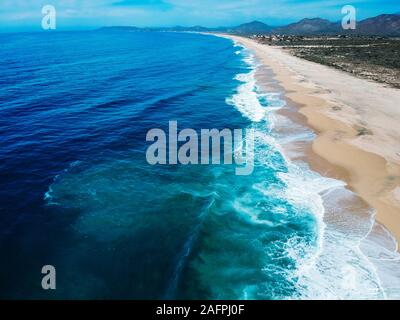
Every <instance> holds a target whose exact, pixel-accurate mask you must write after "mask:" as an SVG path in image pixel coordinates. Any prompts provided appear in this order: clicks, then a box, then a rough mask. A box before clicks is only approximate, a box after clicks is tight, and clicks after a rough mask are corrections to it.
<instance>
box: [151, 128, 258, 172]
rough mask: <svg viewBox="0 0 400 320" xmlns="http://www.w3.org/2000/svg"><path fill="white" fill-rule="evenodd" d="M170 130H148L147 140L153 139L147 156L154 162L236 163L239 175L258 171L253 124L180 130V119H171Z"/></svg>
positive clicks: (188, 163)
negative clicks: (178, 120)
mask: <svg viewBox="0 0 400 320" xmlns="http://www.w3.org/2000/svg"><path fill="white" fill-rule="evenodd" d="M168 130H169V131H168V134H167V133H166V132H165V131H164V130H162V129H151V130H150V131H148V133H147V135H146V141H147V142H153V144H151V145H150V146H149V147H148V149H147V151H146V160H147V162H148V163H149V164H150V165H177V164H182V165H199V164H201V165H209V164H210V163H211V164H213V165H220V164H222V163H223V164H226V165H233V164H236V166H237V167H236V168H235V173H236V175H238V176H245V175H250V174H252V173H253V171H254V141H255V135H256V132H255V130H254V129H252V128H246V129H244V130H243V129H234V130H231V129H223V130H218V129H211V130H210V129H201V130H200V134H198V133H197V132H196V131H195V130H193V129H183V130H181V131H180V132H178V122H177V121H169V127H168ZM244 150H245V152H244ZM167 153H168V157H167ZM221 155H222V157H221ZM221 158H223V161H221Z"/></svg>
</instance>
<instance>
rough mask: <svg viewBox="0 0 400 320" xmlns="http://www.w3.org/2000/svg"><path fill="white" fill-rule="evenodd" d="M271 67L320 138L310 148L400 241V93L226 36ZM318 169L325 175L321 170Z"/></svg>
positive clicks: (268, 47)
mask: <svg viewBox="0 0 400 320" xmlns="http://www.w3.org/2000/svg"><path fill="white" fill-rule="evenodd" d="M226 37H228V38H230V39H233V40H235V41H237V42H238V43H240V44H242V45H244V46H245V47H247V48H248V49H250V50H252V51H253V52H254V53H255V54H256V56H257V58H258V60H259V61H260V62H261V63H263V64H264V65H266V66H268V67H269V68H271V69H272V71H273V73H274V75H275V78H276V79H277V80H278V81H279V83H280V85H281V86H282V87H283V88H284V89H285V96H286V98H287V99H289V100H290V101H292V102H294V103H296V104H297V105H298V106H299V107H300V108H299V111H300V113H301V114H303V115H304V116H305V117H306V119H307V123H308V125H309V126H310V127H312V128H313V129H314V130H315V131H316V133H317V134H318V137H317V138H316V139H315V141H314V143H313V145H312V149H313V151H314V152H315V153H316V154H318V155H319V156H320V157H322V158H323V159H325V160H326V161H328V162H329V163H330V164H332V165H333V166H335V167H339V168H341V171H344V172H346V174H344V175H343V174H342V175H341V176H342V178H344V179H345V180H346V182H347V183H348V186H349V188H350V189H351V190H353V191H354V192H356V193H357V194H358V195H359V196H360V197H361V198H363V199H364V200H365V201H366V202H367V203H368V204H369V205H370V206H371V207H373V208H375V209H376V211H377V220H378V221H379V222H380V223H382V224H383V225H385V226H386V228H388V229H389V230H390V231H391V232H392V233H393V234H394V235H395V237H396V238H397V240H398V241H399V242H400V90H398V89H393V88H387V87H385V86H384V85H382V84H378V83H375V82H371V81H368V80H363V79H359V78H356V77H353V76H352V75H351V74H347V73H344V72H342V71H338V70H335V69H332V68H329V67H327V66H323V65H320V64H317V63H313V62H309V61H306V60H303V59H300V58H297V57H294V56H292V55H290V54H289V53H287V52H285V51H284V50H283V49H281V48H278V47H271V46H267V45H263V44H260V43H258V42H256V41H255V40H252V39H248V38H242V37H237V36H230V35H229V36H226ZM314 169H317V170H318V171H320V172H323V171H324V169H323V168H321V166H319V167H318V166H317V167H316V168H314Z"/></svg>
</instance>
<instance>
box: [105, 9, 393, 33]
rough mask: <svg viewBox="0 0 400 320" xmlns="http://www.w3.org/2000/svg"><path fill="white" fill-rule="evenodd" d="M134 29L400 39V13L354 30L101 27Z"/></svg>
mask: <svg viewBox="0 0 400 320" xmlns="http://www.w3.org/2000/svg"><path fill="white" fill-rule="evenodd" d="M115 29H123V30H133V31H191V32H224V33H232V34H239V35H253V34H265V35H268V34H287V35H329V34H354V35H379V36H400V13H395V14H382V15H379V16H376V17H373V18H368V19H365V20H362V21H359V22H357V28H356V30H343V28H342V25H341V22H331V21H329V20H326V19H321V18H313V19H308V18H307V19H303V20H300V21H299V22H296V23H291V24H289V25H286V26H280V27H273V26H270V25H268V24H265V23H263V22H260V21H253V22H250V23H245V24H241V25H239V26H235V27H219V28H207V27H202V26H194V27H182V26H176V27H172V28H137V27H104V28H102V30H115Z"/></svg>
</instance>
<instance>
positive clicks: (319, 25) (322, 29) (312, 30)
mask: <svg viewBox="0 0 400 320" xmlns="http://www.w3.org/2000/svg"><path fill="white" fill-rule="evenodd" d="M339 29H340V26H339V24H338V23H332V22H330V21H329V20H325V19H320V18H314V19H303V20H300V21H299V22H296V23H292V24H289V25H287V26H285V27H280V28H276V29H274V30H272V31H273V33H277V34H291V35H312V34H315V35H317V34H326V33H338V32H339Z"/></svg>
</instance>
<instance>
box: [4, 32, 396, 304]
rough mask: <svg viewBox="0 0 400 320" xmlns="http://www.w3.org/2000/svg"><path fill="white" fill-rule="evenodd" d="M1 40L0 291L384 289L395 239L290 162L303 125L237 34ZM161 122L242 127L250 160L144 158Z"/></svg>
mask: <svg viewBox="0 0 400 320" xmlns="http://www.w3.org/2000/svg"><path fill="white" fill-rule="evenodd" d="M0 43H1V51H0V74H1V77H0V183H1V188H0V255H1V264H0V297H1V298H23V299H60V298H63V299H260V300H264V299H271V300H280V299H320V298H322V299H360V298H361V299H377V298H391V297H398V296H400V292H399V288H400V286H398V282H399V277H398V275H397V274H396V273H395V272H396V270H399V269H398V263H399V259H398V256H397V253H396V249H397V244H396V243H395V241H394V239H393V238H392V237H391V236H390V234H389V233H388V232H387V231H386V230H385V229H384V228H383V227H381V226H379V225H377V224H376V223H375V220H374V212H373V211H372V210H371V209H370V208H368V207H367V206H365V205H364V204H363V203H362V202H361V200H360V199H358V198H357V197H356V196H355V195H354V194H353V193H352V192H351V191H349V190H347V189H346V188H345V183H344V182H342V181H339V180H335V179H330V178H325V177H322V176H321V175H319V174H318V173H316V172H314V171H312V170H311V169H310V168H309V166H308V165H307V163H305V162H302V161H293V160H291V157H290V152H289V151H288V150H285V145H287V144H290V143H291V142H293V141H300V140H301V141H311V139H313V138H314V134H313V132H311V131H310V130H309V129H304V128H297V127H296V124H295V123H294V122H292V121H291V120H290V119H287V118H285V117H283V116H282V115H280V114H279V113H278V111H279V110H280V109H282V108H285V107H286V105H287V102H286V101H285V98H284V94H283V92H280V91H268V90H265V89H263V88H262V87H261V86H259V85H258V84H257V77H256V73H257V70H258V68H259V64H258V62H257V60H256V58H255V57H254V55H253V54H252V53H251V52H250V51H248V50H247V49H245V48H243V47H241V46H239V45H238V44H235V43H233V42H232V41H231V40H228V39H224V38H220V37H214V36H209V35H201V34H190V33H167V32H129V31H121V30H108V31H107V30H103V31H87V32H83V31H81V32H54V33H52V32H49V33H46V32H42V33H19V34H17V33H16V34H0ZM169 121H177V123H178V126H179V128H180V129H184V128H191V129H194V130H196V131H200V130H201V129H214V128H215V129H218V130H222V129H225V128H228V129H231V130H234V129H238V128H240V129H246V128H251V129H253V130H255V131H256V132H257V139H256V141H255V149H254V159H255V168H254V172H253V173H252V174H251V175H248V176H238V175H236V174H235V167H234V166H232V165H224V164H221V165H182V164H178V165H154V166H152V165H149V164H148V163H147V161H146V150H147V148H148V147H149V143H148V142H147V141H146V134H147V132H148V131H149V130H151V129H154V128H160V129H163V130H165V131H168V124H169ZM282 128H290V130H289V131H286V132H283V131H282ZM371 230H372V231H374V232H373V233H371ZM44 265H53V266H55V268H56V270H57V290H54V291H45V290H43V289H42V287H41V279H42V277H43V275H42V274H41V269H42V267H43V266H44Z"/></svg>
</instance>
